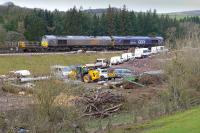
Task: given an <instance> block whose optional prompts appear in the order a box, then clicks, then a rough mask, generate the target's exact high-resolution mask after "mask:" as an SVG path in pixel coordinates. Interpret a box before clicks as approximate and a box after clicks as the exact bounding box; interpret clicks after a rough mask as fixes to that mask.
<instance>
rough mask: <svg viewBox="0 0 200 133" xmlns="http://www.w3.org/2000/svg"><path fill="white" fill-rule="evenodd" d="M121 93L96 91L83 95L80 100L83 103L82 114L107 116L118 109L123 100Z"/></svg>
mask: <svg viewBox="0 0 200 133" xmlns="http://www.w3.org/2000/svg"><path fill="white" fill-rule="evenodd" d="M124 100H125V99H124V97H123V96H122V95H115V94H113V93H111V92H98V93H95V94H93V95H90V96H88V95H84V96H83V97H82V98H81V102H82V103H83V105H85V108H84V116H93V117H107V116H109V115H110V114H112V113H115V112H117V111H119V110H120V109H121V107H122V105H123V104H122V103H123V102H124Z"/></svg>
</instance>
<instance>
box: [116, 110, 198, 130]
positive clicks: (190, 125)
mask: <svg viewBox="0 0 200 133" xmlns="http://www.w3.org/2000/svg"><path fill="white" fill-rule="evenodd" d="M133 132H139V133H200V107H198V108H195V109H191V110H189V111H186V112H179V113H177V114H174V115H172V116H166V117H163V118H160V119H158V120H155V121H152V122H149V123H146V124H143V125H139V126H138V125H137V126H133V125H129V126H125V127H122V128H115V129H114V130H113V131H112V133H133Z"/></svg>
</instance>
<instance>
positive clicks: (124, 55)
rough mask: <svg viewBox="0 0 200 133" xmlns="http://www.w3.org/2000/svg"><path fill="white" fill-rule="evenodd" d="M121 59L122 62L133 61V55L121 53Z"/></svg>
mask: <svg viewBox="0 0 200 133" xmlns="http://www.w3.org/2000/svg"><path fill="white" fill-rule="evenodd" d="M121 58H122V61H123V62H124V61H128V60H130V59H133V58H134V55H133V53H123V54H122V56H121Z"/></svg>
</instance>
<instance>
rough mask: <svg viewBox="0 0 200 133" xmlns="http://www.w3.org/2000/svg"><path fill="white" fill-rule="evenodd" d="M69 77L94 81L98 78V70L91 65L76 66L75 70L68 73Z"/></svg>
mask: <svg viewBox="0 0 200 133" xmlns="http://www.w3.org/2000/svg"><path fill="white" fill-rule="evenodd" d="M69 78H70V79H73V80H81V81H83V82H85V83H90V82H95V81H98V80H99V79H100V74H99V71H97V70H95V69H94V68H92V67H86V66H77V67H76V69H75V70H72V72H71V73H70V74H69Z"/></svg>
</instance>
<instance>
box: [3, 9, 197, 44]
mask: <svg viewBox="0 0 200 133" xmlns="http://www.w3.org/2000/svg"><path fill="white" fill-rule="evenodd" d="M0 10H1V7H0ZM3 11H4V12H3V13H2V14H0V42H1V41H5V40H6V41H7V40H8V41H18V40H28V41H40V39H41V37H42V36H43V35H50V34H51V35H87V36H112V35H114V36H128V35H140V36H163V37H167V35H168V33H167V32H168V29H169V28H171V27H175V28H176V35H177V36H178V35H181V32H182V29H181V28H180V22H186V21H187V22H188V21H191V22H195V23H200V19H199V17H186V18H184V19H180V20H178V19H176V18H171V17H170V16H169V15H163V14H162V15H160V14H158V13H157V12H156V10H153V11H152V10H149V11H147V12H134V11H128V10H127V8H126V6H123V8H122V9H115V8H112V7H111V6H109V7H108V9H107V10H106V12H105V13H101V14H94V13H89V12H85V11H84V10H82V9H81V8H80V9H77V8H76V7H74V8H72V9H70V10H68V11H66V12H60V11H58V10H55V11H52V12H51V11H48V10H41V9H26V8H19V7H15V6H12V7H9V6H8V7H6V8H5V9H4V10H3ZM5 34H8V35H7V36H6V35H5Z"/></svg>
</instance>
